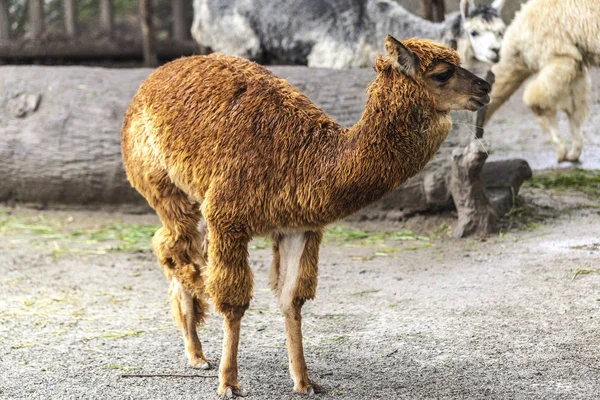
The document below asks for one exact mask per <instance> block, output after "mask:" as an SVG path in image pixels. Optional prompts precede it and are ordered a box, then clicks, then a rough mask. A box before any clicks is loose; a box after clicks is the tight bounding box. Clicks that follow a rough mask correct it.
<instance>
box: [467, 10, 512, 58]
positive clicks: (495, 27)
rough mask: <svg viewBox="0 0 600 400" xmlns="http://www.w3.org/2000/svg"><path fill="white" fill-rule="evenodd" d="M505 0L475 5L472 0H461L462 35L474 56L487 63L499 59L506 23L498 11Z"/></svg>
mask: <svg viewBox="0 0 600 400" xmlns="http://www.w3.org/2000/svg"><path fill="white" fill-rule="evenodd" d="M505 1H506V0H495V1H494V2H493V3H492V4H491V5H489V6H484V5H478V6H475V3H474V2H473V0H461V2H460V13H461V16H462V20H463V30H464V35H465V36H466V37H467V39H468V40H469V42H470V44H471V49H472V51H473V55H474V56H475V58H476V59H477V60H479V61H481V62H484V63H487V64H494V63H496V62H498V60H499V59H500V46H501V45H502V37H503V35H504V30H505V29H506V25H505V24H504V21H502V18H500V11H501V10H502V6H503V5H504V2H505Z"/></svg>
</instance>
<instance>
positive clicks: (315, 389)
mask: <svg viewBox="0 0 600 400" xmlns="http://www.w3.org/2000/svg"><path fill="white" fill-rule="evenodd" d="M322 391H323V388H321V386H320V385H317V384H316V383H313V382H311V383H310V384H309V385H306V386H305V387H294V392H296V393H300V394H305V395H307V396H309V397H312V396H314V395H315V394H317V393H321V392H322Z"/></svg>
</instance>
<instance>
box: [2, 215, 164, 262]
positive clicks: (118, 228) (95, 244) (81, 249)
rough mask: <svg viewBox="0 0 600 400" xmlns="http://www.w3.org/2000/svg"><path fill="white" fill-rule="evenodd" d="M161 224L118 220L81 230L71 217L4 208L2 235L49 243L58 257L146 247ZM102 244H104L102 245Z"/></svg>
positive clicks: (138, 249) (36, 242) (36, 243)
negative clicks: (48, 216)
mask: <svg viewBox="0 0 600 400" xmlns="http://www.w3.org/2000/svg"><path fill="white" fill-rule="evenodd" d="M158 228H159V226H158V225H152V224H126V223H122V222H114V223H109V224H106V225H102V226H99V227H94V228H89V229H84V230H77V229H73V227H72V226H71V225H70V223H69V221H59V220H46V219H45V218H44V217H43V216H42V215H40V216H36V217H17V216H12V215H10V213H9V212H0V235H7V236H8V235H11V236H15V235H21V236H29V237H31V238H32V239H33V240H32V241H33V244H35V245H38V246H41V247H47V248H48V249H49V252H50V254H51V255H52V256H53V257H55V258H57V257H60V256H62V255H64V254H69V253H85V254H104V253H106V252H108V251H146V250H150V249H151V239H152V236H153V235H154V232H156V231H157V230H158ZM101 244H102V246H100V245H101Z"/></svg>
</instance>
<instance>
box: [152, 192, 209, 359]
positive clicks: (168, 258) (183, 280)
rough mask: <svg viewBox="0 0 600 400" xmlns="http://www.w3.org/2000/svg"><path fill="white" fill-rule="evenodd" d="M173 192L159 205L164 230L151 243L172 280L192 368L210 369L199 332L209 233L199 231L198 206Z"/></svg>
mask: <svg viewBox="0 0 600 400" xmlns="http://www.w3.org/2000/svg"><path fill="white" fill-rule="evenodd" d="M170 193H171V195H170V196H169V197H163V198H162V199H161V202H160V203H158V202H157V203H156V206H155V209H156V211H157V213H158V215H159V217H160V218H161V221H162V222H163V227H162V228H161V229H159V230H158V231H157V232H156V234H155V235H154V238H153V240H152V244H153V247H154V251H155V253H156V255H157V257H158V260H159V262H160V263H161V264H162V266H163V268H164V270H165V274H166V276H167V279H169V281H170V288H169V298H170V301H171V309H172V313H173V318H174V319H175V321H177V323H178V325H179V327H180V328H181V330H182V333H183V338H184V342H185V349H186V356H187V358H188V361H189V365H190V366H191V367H192V368H202V369H208V368H209V367H210V365H209V363H208V361H207V360H206V357H205V356H204V353H203V351H202V345H201V343H200V340H199V338H198V333H197V330H196V328H197V325H199V324H201V323H203V322H204V319H205V317H206V313H207V310H208V305H207V302H206V295H205V293H204V282H203V272H204V269H205V268H206V256H205V254H204V252H203V250H202V243H203V240H204V238H203V235H205V234H206V232H201V231H199V230H198V222H199V221H200V219H201V218H202V214H201V213H200V211H199V206H198V204H196V203H193V202H190V201H189V200H188V199H187V197H186V196H185V195H184V194H183V193H180V192H178V191H177V189H173V190H172V191H171V192H170Z"/></svg>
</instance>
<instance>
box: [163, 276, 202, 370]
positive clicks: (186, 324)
mask: <svg viewBox="0 0 600 400" xmlns="http://www.w3.org/2000/svg"><path fill="white" fill-rule="evenodd" d="M169 299H170V301H171V307H172V309H173V318H174V319H175V320H176V321H177V323H178V325H179V327H180V328H181V331H182V332H183V339H184V342H185V354H186V356H187V359H188V363H189V365H190V367H192V368H199V369H209V368H210V364H209V363H208V361H207V360H206V357H204V353H203V351H202V344H201V343H200V339H199V338H198V332H197V325H198V324H199V323H200V322H201V321H203V319H204V312H205V308H203V307H204V306H205V305H204V304H202V303H201V302H200V301H199V300H198V299H196V298H194V296H192V295H191V294H190V292H188V291H187V290H186V289H185V288H184V287H183V286H182V284H181V283H180V282H179V281H178V280H177V279H175V278H171V287H170V288H169Z"/></svg>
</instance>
